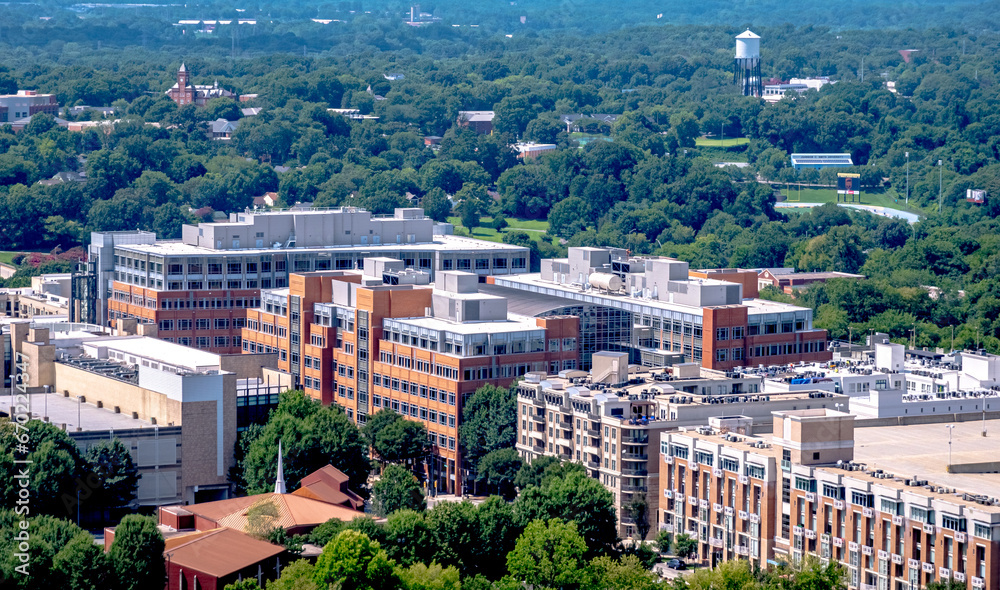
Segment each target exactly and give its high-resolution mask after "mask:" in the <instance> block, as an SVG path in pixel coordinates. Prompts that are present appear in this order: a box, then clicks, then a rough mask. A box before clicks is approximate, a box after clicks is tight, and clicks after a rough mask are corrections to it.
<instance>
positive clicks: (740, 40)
mask: <svg viewBox="0 0 1000 590" xmlns="http://www.w3.org/2000/svg"><path fill="white" fill-rule="evenodd" d="M759 57H760V37H759V36H758V35H756V34H754V33H753V32H752V31H751V30H750V29H747V30H746V31H744V32H742V33H740V34H739V35H737V36H736V59H751V58H759Z"/></svg>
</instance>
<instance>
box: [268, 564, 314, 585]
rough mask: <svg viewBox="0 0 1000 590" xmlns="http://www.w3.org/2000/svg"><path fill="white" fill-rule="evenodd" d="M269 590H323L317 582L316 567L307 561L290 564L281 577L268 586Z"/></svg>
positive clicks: (282, 571)
mask: <svg viewBox="0 0 1000 590" xmlns="http://www.w3.org/2000/svg"><path fill="white" fill-rule="evenodd" d="M267 590H322V589H321V587H320V585H319V583H317V582H316V566H314V565H313V564H312V563H311V562H309V561H307V560H305V559H299V560H297V561H293V562H292V563H290V564H288V565H287V566H286V567H285V569H283V570H281V577H279V578H278V579H277V580H275V581H273V582H271V583H270V584H268V585H267Z"/></svg>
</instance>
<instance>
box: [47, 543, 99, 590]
mask: <svg viewBox="0 0 1000 590" xmlns="http://www.w3.org/2000/svg"><path fill="white" fill-rule="evenodd" d="M52 569H53V570H54V571H55V574H56V576H57V577H58V578H59V579H60V584H59V587H60V588H65V589H66V590H92V589H93V588H104V587H107V585H108V584H110V583H111V571H110V570H111V563H110V559H109V558H108V554H106V553H105V552H104V550H103V549H102V548H101V547H100V546H99V545H96V544H95V543H94V538H93V537H91V536H90V534H89V533H85V532H82V533H80V534H79V535H76V536H75V537H73V539H72V540H71V541H70V542H69V543H67V544H66V545H65V546H64V547H63V548H62V549H60V550H59V552H58V553H56V555H55V557H54V558H53V559H52Z"/></svg>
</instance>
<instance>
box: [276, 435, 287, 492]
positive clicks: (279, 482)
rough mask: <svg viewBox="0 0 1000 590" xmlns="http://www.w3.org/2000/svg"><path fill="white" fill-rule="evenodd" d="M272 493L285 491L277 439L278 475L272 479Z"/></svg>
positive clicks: (279, 445)
mask: <svg viewBox="0 0 1000 590" xmlns="http://www.w3.org/2000/svg"><path fill="white" fill-rule="evenodd" d="M274 493H275V494H284V493H287V492H285V471H284V469H282V467H281V441H280V440H279V441H278V477H277V478H275V480H274Z"/></svg>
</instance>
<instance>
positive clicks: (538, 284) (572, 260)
mask: <svg viewBox="0 0 1000 590" xmlns="http://www.w3.org/2000/svg"><path fill="white" fill-rule="evenodd" d="M487 283H489V284H490V285H492V287H486V288H484V289H483V290H484V292H488V293H491V294H496V295H501V296H504V297H507V298H508V299H510V300H511V302H512V303H511V305H512V306H515V307H520V306H522V305H523V306H524V308H525V309H526V310H530V311H528V313H531V314H532V315H540V316H544V315H547V314H551V313H558V314H562V313H566V310H567V309H569V308H572V307H574V306H577V307H578V308H579V309H578V310H577V313H574V315H578V316H579V317H580V319H581V330H580V333H581V337H582V341H581V363H582V366H583V368H585V369H586V368H590V362H591V355H592V354H593V353H595V352H598V351H623V352H629V354H630V360H631V362H633V363H636V364H641V365H643V366H647V367H660V366H666V365H671V364H675V363H677V362H682V361H683V362H698V363H700V364H701V365H702V366H703V367H705V368H711V369H721V370H728V369H733V368H737V367H743V366H757V365H780V364H788V363H799V362H803V361H805V362H809V361H824V360H829V359H830V358H831V354H830V353H829V352H828V351H827V334H826V330H817V329H814V328H813V325H812V310H810V309H808V308H805V307H799V306H795V305H789V304H785V303H779V302H775V301H769V300H764V299H758V298H757V275H756V273H755V272H753V271H739V270H735V269H718V270H698V271H691V270H689V268H688V264H687V263H686V262H682V261H680V260H675V259H672V258H661V257H635V256H631V255H629V253H628V252H627V251H626V250H620V249H615V248H570V249H569V256H568V258H564V259H548V260H543V261H542V264H541V272H540V273H531V274H523V275H517V276H496V277H489V278H487ZM518 293H520V295H519V294H518ZM522 302H523V303H522ZM560 303H561V304H560Z"/></svg>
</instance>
